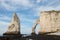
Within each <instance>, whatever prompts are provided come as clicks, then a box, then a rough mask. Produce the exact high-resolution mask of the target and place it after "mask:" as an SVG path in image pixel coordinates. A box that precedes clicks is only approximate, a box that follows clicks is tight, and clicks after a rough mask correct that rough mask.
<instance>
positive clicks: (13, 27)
mask: <svg viewBox="0 0 60 40" xmlns="http://www.w3.org/2000/svg"><path fill="white" fill-rule="evenodd" d="M4 34H13V35H14V34H20V20H19V18H18V16H17V14H16V13H14V15H13V17H12V21H11V24H10V26H9V27H8V30H7V32H6V33H4Z"/></svg>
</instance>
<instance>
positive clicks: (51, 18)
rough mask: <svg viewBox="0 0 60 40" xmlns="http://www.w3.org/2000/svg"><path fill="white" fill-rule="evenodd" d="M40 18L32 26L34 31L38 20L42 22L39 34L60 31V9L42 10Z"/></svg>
mask: <svg viewBox="0 0 60 40" xmlns="http://www.w3.org/2000/svg"><path fill="white" fill-rule="evenodd" d="M39 20H40V21H37V22H36V23H35V25H34V27H33V28H32V32H33V33H34V32H35V28H36V24H38V22H39V24H40V29H39V32H38V33H39V34H40V33H42V34H43V33H55V32H60V11H54V10H52V11H42V12H41V13H40V18H39Z"/></svg>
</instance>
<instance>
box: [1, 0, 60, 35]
mask: <svg viewBox="0 0 60 40" xmlns="http://www.w3.org/2000/svg"><path fill="white" fill-rule="evenodd" d="M47 10H60V0H0V34H3V33H4V32H6V31H7V28H8V26H9V24H10V22H11V18H12V16H13V14H14V12H16V14H17V15H18V16H19V18H20V25H21V33H23V34H30V33H31V29H32V26H33V24H34V22H35V21H36V20H37V19H38V18H39V15H40V12H41V11H47ZM38 29H39V25H38V26H37V28H36V31H38Z"/></svg>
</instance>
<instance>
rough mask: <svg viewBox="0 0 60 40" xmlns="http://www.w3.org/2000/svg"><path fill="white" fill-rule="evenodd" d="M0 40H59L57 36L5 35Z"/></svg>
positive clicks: (59, 37)
mask: <svg viewBox="0 0 60 40" xmlns="http://www.w3.org/2000/svg"><path fill="white" fill-rule="evenodd" d="M0 40H60V36H57V35H28V36H24V35H22V36H21V35H5V36H0Z"/></svg>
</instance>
